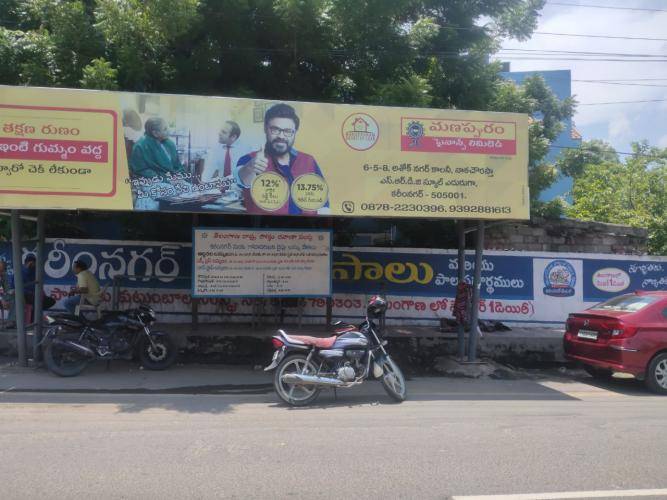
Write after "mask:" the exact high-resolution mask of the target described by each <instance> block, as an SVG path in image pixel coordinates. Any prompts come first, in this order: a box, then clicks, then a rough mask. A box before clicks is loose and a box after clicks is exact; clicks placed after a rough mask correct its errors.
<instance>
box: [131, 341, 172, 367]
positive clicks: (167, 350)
mask: <svg viewBox="0 0 667 500" xmlns="http://www.w3.org/2000/svg"><path fill="white" fill-rule="evenodd" d="M151 340H152V341H153V342H151V341H150V340H148V339H147V338H144V339H142V341H141V344H140V346H139V361H140V362H141V366H143V367H144V368H147V369H148V370H166V369H167V368H169V367H170V366H171V365H173V364H174V361H176V356H177V355H178V350H177V349H176V346H175V345H174V342H173V341H172V340H171V339H170V338H169V335H165V334H161V335H151Z"/></svg>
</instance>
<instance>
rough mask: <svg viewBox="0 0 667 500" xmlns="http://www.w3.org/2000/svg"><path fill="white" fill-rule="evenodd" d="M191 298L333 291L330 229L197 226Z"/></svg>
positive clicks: (328, 292)
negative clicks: (306, 229) (293, 229)
mask: <svg viewBox="0 0 667 500" xmlns="http://www.w3.org/2000/svg"><path fill="white" fill-rule="evenodd" d="M192 242H193V244H192V258H193V265H192V292H193V293H192V294H193V296H194V297H318V296H329V295H331V255H332V254H331V232H330V231H291V230H274V229H266V230H261V229H259V230H257V229H213V228H201V229H200V228H197V229H195V230H194V231H193V237H192Z"/></svg>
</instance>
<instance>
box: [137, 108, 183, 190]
mask: <svg viewBox="0 0 667 500" xmlns="http://www.w3.org/2000/svg"><path fill="white" fill-rule="evenodd" d="M144 131H145V133H144V136H143V137H142V138H141V139H139V140H138V141H137V142H136V143H135V144H134V146H133V147H132V155H131V156H130V174H131V175H132V176H134V177H148V178H152V177H158V176H164V175H165V174H167V173H169V174H177V173H184V172H185V168H184V167H183V165H182V164H181V160H180V159H179V158H178V151H177V150H176V144H174V141H172V140H171V139H169V135H168V128H167V122H165V121H164V119H162V118H159V117H152V118H149V119H148V120H146V123H145V124H144Z"/></svg>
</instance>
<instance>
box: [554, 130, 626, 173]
mask: <svg viewBox="0 0 667 500" xmlns="http://www.w3.org/2000/svg"><path fill="white" fill-rule="evenodd" d="M618 161H619V157H618V154H617V153H616V150H615V149H614V148H613V147H612V146H611V144H609V143H607V142H604V141H601V140H599V139H593V140H591V141H583V142H582V143H581V147H579V148H573V149H566V150H565V151H563V152H562V153H561V154H560V156H559V157H558V160H557V161H556V166H557V167H558V170H559V171H560V172H561V173H562V174H563V175H566V176H567V177H575V178H576V177H580V176H581V175H582V174H583V173H584V171H585V167H586V165H599V164H601V163H604V162H610V163H618Z"/></svg>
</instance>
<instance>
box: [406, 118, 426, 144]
mask: <svg viewBox="0 0 667 500" xmlns="http://www.w3.org/2000/svg"><path fill="white" fill-rule="evenodd" d="M406 132H407V134H408V137H409V138H410V144H409V147H411V148H416V147H417V146H419V140H420V139H421V138H422V137H424V124H423V123H422V122H410V123H408V128H407V130H406Z"/></svg>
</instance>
